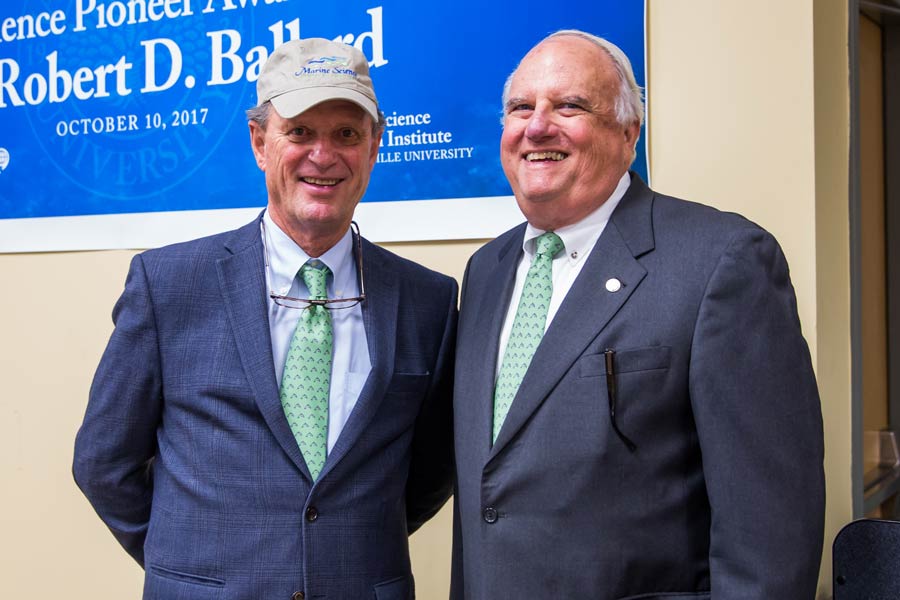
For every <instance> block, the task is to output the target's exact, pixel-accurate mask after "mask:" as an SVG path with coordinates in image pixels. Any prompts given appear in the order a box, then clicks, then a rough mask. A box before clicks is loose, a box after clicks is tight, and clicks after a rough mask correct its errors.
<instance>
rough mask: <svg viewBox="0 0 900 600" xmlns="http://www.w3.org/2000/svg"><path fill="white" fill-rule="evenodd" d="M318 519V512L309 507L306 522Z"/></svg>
mask: <svg viewBox="0 0 900 600" xmlns="http://www.w3.org/2000/svg"><path fill="white" fill-rule="evenodd" d="M318 518H319V511H318V510H316V507H315V506H310V507H309V508H307V509H306V520H307V521H309V522H310V523H312V522H313V521H315V520H316V519H318ZM301 597H302V596H301Z"/></svg>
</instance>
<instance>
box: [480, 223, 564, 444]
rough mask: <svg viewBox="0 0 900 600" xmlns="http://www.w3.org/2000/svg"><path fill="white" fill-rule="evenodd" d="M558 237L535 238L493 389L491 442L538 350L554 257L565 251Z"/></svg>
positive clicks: (550, 291) (545, 322) (549, 291)
mask: <svg viewBox="0 0 900 600" xmlns="http://www.w3.org/2000/svg"><path fill="white" fill-rule="evenodd" d="M564 247H565V246H564V244H563V241H562V240H561V239H559V236H558V235H556V234H555V233H553V232H552V231H548V232H546V233H544V234H543V235H541V236H540V237H538V239H537V247H536V250H535V255H534V259H533V260H532V261H531V267H530V268H529V269H528V275H527V276H526V277H525V285H524V287H523V288H522V297H521V298H520V299H519V306H518V308H516V316H515V318H514V319H513V325H512V329H511V330H510V332H509V341H508V342H506V351H505V352H504V354H503V364H502V365H501V366H500V375H499V376H498V377H497V386H496V387H495V388H494V431H493V438H492V440H493V441H495V442H496V441H497V434H499V433H500V427H502V426H503V421H504V420H505V419H506V413H508V412H509V407H510V405H511V404H512V401H513V398H515V397H516V392H518V391H519V385H521V383H522V378H523V377H524V376H525V371H527V370H528V365H529V364H531V357H532V356H534V351H535V350H536V349H537V347H538V344H539V343H540V342H541V338H542V337H543V336H544V328H545V326H546V324H547V310H548V309H549V308H550V296H551V294H552V293H553V257H554V256H556V254H557V253H558V252H559V251H560V250H562V249H563V248H564Z"/></svg>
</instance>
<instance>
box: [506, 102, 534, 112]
mask: <svg viewBox="0 0 900 600" xmlns="http://www.w3.org/2000/svg"><path fill="white" fill-rule="evenodd" d="M523 110H531V105H530V104H514V105H513V106H511V107H510V109H509V112H511V113H512V112H519V111H523Z"/></svg>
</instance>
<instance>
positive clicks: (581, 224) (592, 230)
mask: <svg viewBox="0 0 900 600" xmlns="http://www.w3.org/2000/svg"><path fill="white" fill-rule="evenodd" d="M629 185H631V175H629V174H628V172H627V171H626V172H625V174H624V175H622V177H621V178H620V179H619V183H618V184H617V185H616V189H615V190H613V193H612V194H611V195H610V197H609V198H607V200H606V202H604V203H603V204H601V205H600V206H599V207H597V208H596V209H594V211H593V212H591V213H590V214H589V215H587V216H586V217H584V218H583V219H581V220H580V221H578V222H577V223H573V224H571V225H566V226H565V227H560V228H559V229H557V230H556V231H555V233H556V235H558V236H559V237H560V239H561V240H562V241H563V244H565V251H564V253H563V255H564V256H565V257H566V259H567V260H568V261H570V262H571V263H573V264H574V263H577V262H578V261H580V260H583V259H584V257H585V256H587V255H588V254H589V253H590V251H591V249H592V248H593V247H594V244H595V243H596V242H597V238H599V237H600V234H601V233H603V229H604V228H605V227H606V224H607V223H608V222H609V218H610V216H612V213H613V211H614V210H615V209H616V206H618V205H619V201H620V200H622V197H623V196H624V195H625V192H626V191H628V186H629ZM544 232H545V230H543V229H538V228H537V227H534V226H533V225H532V224H531V223H528V225H526V227H525V237H524V238H523V239H522V250H523V251H524V252H525V256H526V257H527V258H528V260H531V259H532V258H533V257H534V250H535V246H536V244H537V242H536V240H537V238H538V237H539V236H540V235H541V234H543V233H544ZM563 255H560V256H558V257H557V258H561V257H562V256H563Z"/></svg>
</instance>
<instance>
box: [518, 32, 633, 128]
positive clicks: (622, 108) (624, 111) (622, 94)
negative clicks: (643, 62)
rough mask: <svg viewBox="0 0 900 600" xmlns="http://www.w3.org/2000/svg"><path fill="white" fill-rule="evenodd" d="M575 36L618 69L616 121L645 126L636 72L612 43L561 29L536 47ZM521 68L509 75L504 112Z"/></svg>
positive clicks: (585, 33) (622, 123)
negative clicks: (552, 40)
mask: <svg viewBox="0 0 900 600" xmlns="http://www.w3.org/2000/svg"><path fill="white" fill-rule="evenodd" d="M564 35H567V36H573V37H579V38H581V39H583V40H587V41H589V42H591V43H593V44H594V45H596V46H598V47H599V48H602V49H603V50H604V51H605V52H606V54H607V55H608V56H609V57H610V59H612V62H613V66H614V67H615V69H616V74H617V75H618V76H619V93H618V94H617V95H616V99H615V111H616V121H618V122H619V124H620V125H629V124H631V123H634V122H635V121H637V122H638V123H639V124H640V125H643V124H644V100H643V90H642V89H641V86H639V85H638V84H637V81H636V80H635V78H634V71H632V69H631V61H630V60H628V57H627V56H626V55H625V53H624V52H622V49H621V48H619V47H618V46H616V45H615V44H613V43H612V42H610V41H609V40H605V39H603V38H602V37H598V36H596V35H593V34H591V33H587V32H586V31H581V30H578V29H561V30H560V31H556V32H554V33H551V34H550V35H548V36H547V37H545V38H544V39H542V40H541V41H540V42H538V44H537V45H536V46H535V47H537V46H539V45H540V44H542V43H544V42H545V41H547V40H549V39H552V38H555V37H561V36H564ZM518 68H519V66H518V65H516V68H515V69H514V70H513V72H512V73H510V74H509V77H507V78H506V83H504V84H503V107H504V110H505V108H506V102H507V101H508V100H509V88H510V86H511V85H512V78H513V75H515V74H516V70H518Z"/></svg>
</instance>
